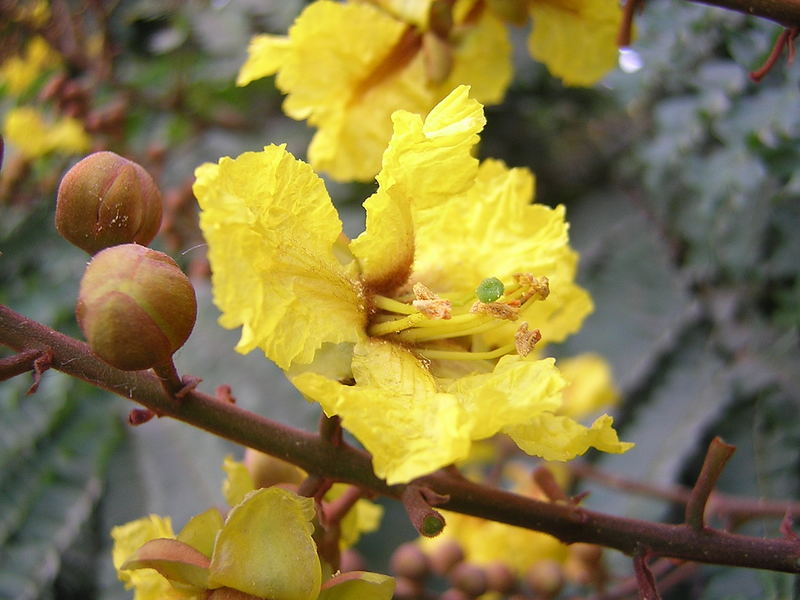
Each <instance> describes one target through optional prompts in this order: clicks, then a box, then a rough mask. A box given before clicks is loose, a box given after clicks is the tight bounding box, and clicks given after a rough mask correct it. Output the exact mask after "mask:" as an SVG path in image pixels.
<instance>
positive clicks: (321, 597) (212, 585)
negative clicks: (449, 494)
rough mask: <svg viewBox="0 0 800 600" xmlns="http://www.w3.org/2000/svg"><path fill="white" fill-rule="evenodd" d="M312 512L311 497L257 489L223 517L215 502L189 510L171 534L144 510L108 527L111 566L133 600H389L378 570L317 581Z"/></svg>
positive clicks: (388, 584)
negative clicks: (199, 510) (212, 506)
mask: <svg viewBox="0 0 800 600" xmlns="http://www.w3.org/2000/svg"><path fill="white" fill-rule="evenodd" d="M315 514H316V511H315V508H314V500H313V499H311V498H304V497H300V496H297V495H296V494H293V493H292V492H289V491H287V490H283V489H280V488H263V489H259V490H255V491H252V492H250V493H249V494H247V495H246V496H245V497H244V498H243V499H242V501H241V502H239V503H238V504H237V505H236V506H234V507H233V508H232V509H231V510H230V512H229V513H228V514H227V516H226V517H225V519H224V520H223V518H222V515H221V513H220V512H219V511H218V510H216V509H210V510H208V511H206V512H204V513H201V514H199V515H197V516H195V517H193V518H192V519H191V520H190V521H189V522H188V523H187V524H186V526H185V527H184V528H183V529H182V530H181V532H180V533H179V534H178V536H177V537H176V536H174V535H173V534H172V530H171V527H165V526H163V524H164V522H163V521H162V520H161V519H160V518H159V517H154V516H151V517H150V518H149V519H140V520H139V521H134V522H133V523H128V524H127V525H123V526H122V527H116V528H114V530H113V531H112V536H114V540H115V545H114V550H113V552H114V565H115V567H116V568H117V572H118V575H119V577H120V579H122V580H123V581H125V582H126V583H127V584H129V587H130V586H135V588H136V595H135V598H136V600H156V599H167V600H173V599H186V600H215V599H216V598H228V599H229V598H253V599H256V598H263V599H265V600H334V599H338V600H389V598H391V596H392V592H393V591H394V581H393V579H392V578H391V577H387V576H385V575H378V574H376V573H365V572H353V573H347V574H345V575H339V576H335V577H330V578H327V577H326V578H325V579H326V580H323V569H322V564H321V562H320V559H319V556H318V554H317V547H316V544H315V542H314V539H313V537H312V534H313V532H314V525H313V522H312V521H313V519H314V516H315ZM167 524H168V522H167Z"/></svg>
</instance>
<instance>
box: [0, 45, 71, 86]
mask: <svg viewBox="0 0 800 600" xmlns="http://www.w3.org/2000/svg"><path fill="white" fill-rule="evenodd" d="M60 62H61V58H60V56H59V55H58V53H57V52H55V51H54V50H53V49H52V48H51V47H50V45H49V44H48V43H47V42H46V41H45V40H44V38H42V37H41V36H36V37H33V38H31V39H30V41H28V45H27V46H26V47H25V53H24V55H23V56H12V57H10V58H8V59H6V60H5V61H4V62H3V64H2V65H0V85H5V86H6V91H7V92H8V93H9V94H11V95H12V96H19V95H20V94H22V93H24V92H25V91H27V90H28V88H29V87H30V86H31V85H32V84H33V82H34V81H36V80H37V79H38V78H39V76H40V75H41V74H42V73H43V72H44V71H45V70H48V69H52V68H53V67H54V66H57V65H58V64H59V63H60Z"/></svg>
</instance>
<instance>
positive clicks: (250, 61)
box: [236, 34, 291, 86]
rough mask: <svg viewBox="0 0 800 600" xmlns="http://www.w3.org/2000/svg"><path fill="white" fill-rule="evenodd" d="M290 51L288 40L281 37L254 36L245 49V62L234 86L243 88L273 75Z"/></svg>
mask: <svg viewBox="0 0 800 600" xmlns="http://www.w3.org/2000/svg"><path fill="white" fill-rule="evenodd" d="M290 51H291V42H290V41H289V38H288V37H286V36H283V35H268V34H261V35H255V36H253V37H252V39H251V40H250V44H249V45H248V47H247V60H246V61H245V63H244V64H243V65H242V68H241V69H239V75H238V77H237V78H236V85H238V86H244V85H247V84H248V83H250V82H251V81H255V80H256V79H261V78H262V77H268V76H270V75H274V74H275V73H277V72H278V70H279V69H280V68H281V67H282V66H283V64H284V63H285V62H286V58H287V56H288V55H289V52H290Z"/></svg>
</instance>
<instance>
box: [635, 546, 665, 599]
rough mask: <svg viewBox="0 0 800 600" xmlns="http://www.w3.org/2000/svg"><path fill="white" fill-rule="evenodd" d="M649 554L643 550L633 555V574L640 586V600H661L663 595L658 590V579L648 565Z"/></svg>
mask: <svg viewBox="0 0 800 600" xmlns="http://www.w3.org/2000/svg"><path fill="white" fill-rule="evenodd" d="M648 556H649V553H648V552H647V551H646V550H642V551H639V552H637V553H636V554H634V555H633V572H634V574H635V575H636V583H637V584H638V586H639V598H640V600H661V595H660V594H659V593H658V589H657V588H656V578H655V577H653V573H652V572H651V571H650V567H649V566H648V565H647V558H648Z"/></svg>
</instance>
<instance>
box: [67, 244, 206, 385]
mask: <svg viewBox="0 0 800 600" xmlns="http://www.w3.org/2000/svg"><path fill="white" fill-rule="evenodd" d="M76 314H77V317H78V324H79V325H80V327H81V329H82V330H83V333H84V335H85V336H86V339H87V341H88V342H89V345H90V346H91V348H92V351H93V352H94V353H95V354H97V355H98V356H99V357H100V358H102V359H103V360H105V361H106V362H107V363H109V364H111V365H113V366H115V367H117V368H119V369H123V370H125V371H138V370H140V369H149V368H151V367H153V366H155V365H158V364H163V363H165V362H166V361H168V360H170V358H171V357H172V354H173V353H174V352H175V351H176V350H177V349H178V348H180V347H181V346H182V345H183V344H184V343H185V342H186V339H187V338H188V337H189V334H190V333H191V332H192V328H193V327H194V322H195V318H196V317H197V301H196V300H195V295H194V288H192V284H191V283H190V282H189V278H188V277H186V275H184V274H183V272H182V271H181V270H180V268H179V267H178V265H177V264H175V261H174V260H172V259H171V258H170V257H169V256H167V255H166V254H163V253H162V252H157V251H155V250H151V249H150V248H145V247H144V246H139V245H137V244H123V245H120V246H113V247H111V248H107V249H106V250H103V251H102V252H99V253H98V254H97V255H96V256H95V257H94V258H93V259H92V261H91V262H90V263H89V266H88V267H86V272H85V273H84V275H83V279H82V280H81V288H80V294H79V296H78V305H77V308H76Z"/></svg>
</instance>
